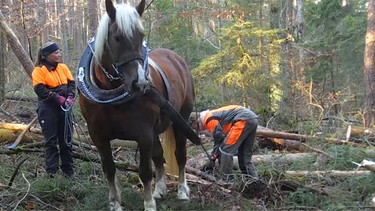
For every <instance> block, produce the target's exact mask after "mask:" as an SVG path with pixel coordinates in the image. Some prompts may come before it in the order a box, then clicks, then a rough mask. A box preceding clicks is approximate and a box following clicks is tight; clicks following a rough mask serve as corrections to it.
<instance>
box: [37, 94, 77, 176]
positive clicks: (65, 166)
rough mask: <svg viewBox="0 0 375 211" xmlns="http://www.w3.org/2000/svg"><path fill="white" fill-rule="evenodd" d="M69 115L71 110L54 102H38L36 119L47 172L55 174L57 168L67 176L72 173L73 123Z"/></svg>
mask: <svg viewBox="0 0 375 211" xmlns="http://www.w3.org/2000/svg"><path fill="white" fill-rule="evenodd" d="M67 115H68V116H67ZM70 115H71V111H63V110H62V109H61V108H60V106H58V105H57V104H56V103H54V102H49V101H44V102H39V106H38V119H39V124H40V126H41V127H42V132H43V136H44V138H45V145H44V146H45V162H46V172H47V173H48V174H55V173H56V172H57V171H58V170H59V168H61V170H62V171H63V172H64V174H66V175H68V176H71V175H73V173H74V170H73V151H72V133H73V124H72V121H71V119H72V118H71V116H70ZM60 160H61V167H60V166H59V163H60Z"/></svg>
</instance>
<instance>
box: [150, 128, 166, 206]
mask: <svg viewBox="0 0 375 211" xmlns="http://www.w3.org/2000/svg"><path fill="white" fill-rule="evenodd" d="M152 161H153V162H154V165H155V181H156V183H155V190H154V194H153V195H152V196H153V197H154V198H155V199H161V198H164V197H165V195H166V194H167V185H166V184H165V180H166V179H165V170H164V156H163V147H162V146H161V143H160V139H159V136H158V134H156V133H155V134H154V148H153V155H152Z"/></svg>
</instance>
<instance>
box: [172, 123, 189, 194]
mask: <svg viewBox="0 0 375 211" xmlns="http://www.w3.org/2000/svg"><path fill="white" fill-rule="evenodd" d="M173 131H174V136H175V139H176V151H175V152H174V154H175V156H176V160H177V164H178V192H177V198H178V199H180V200H189V196H190V188H189V186H188V185H187V182H186V175H185V165H186V137H185V136H184V135H183V133H181V132H180V130H178V129H176V128H173Z"/></svg>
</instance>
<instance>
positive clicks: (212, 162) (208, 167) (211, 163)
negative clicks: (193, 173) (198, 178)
mask: <svg viewBox="0 0 375 211" xmlns="http://www.w3.org/2000/svg"><path fill="white" fill-rule="evenodd" d="M214 167H215V160H212V159H210V160H209V161H208V162H207V163H206V164H204V166H203V167H202V168H201V171H203V172H207V171H212V170H214Z"/></svg>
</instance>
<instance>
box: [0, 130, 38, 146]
mask: <svg viewBox="0 0 375 211" xmlns="http://www.w3.org/2000/svg"><path fill="white" fill-rule="evenodd" d="M21 133H22V131H21V130H10V129H1V128H0V142H3V143H11V142H14V141H15V140H16V139H17V137H19V136H20V134H21ZM40 138H41V136H40V135H38V134H33V133H27V134H24V135H23V136H22V138H21V141H22V142H23V143H32V142H34V141H37V140H40Z"/></svg>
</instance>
